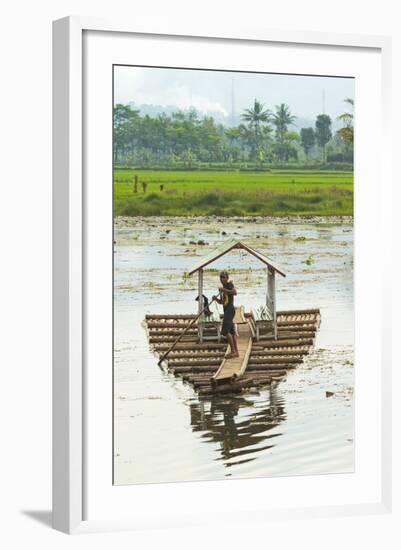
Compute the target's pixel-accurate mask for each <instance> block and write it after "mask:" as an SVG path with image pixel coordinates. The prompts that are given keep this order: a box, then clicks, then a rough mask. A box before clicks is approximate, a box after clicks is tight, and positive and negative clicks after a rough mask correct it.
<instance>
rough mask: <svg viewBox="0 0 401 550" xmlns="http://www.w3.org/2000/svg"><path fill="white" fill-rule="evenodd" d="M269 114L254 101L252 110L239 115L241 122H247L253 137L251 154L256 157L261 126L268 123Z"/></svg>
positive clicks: (246, 110)
mask: <svg viewBox="0 0 401 550" xmlns="http://www.w3.org/2000/svg"><path fill="white" fill-rule="evenodd" d="M270 117H271V112H270V111H269V110H268V109H265V108H264V105H263V103H260V101H258V100H257V99H255V101H254V104H253V108H252V109H245V111H244V112H243V114H242V115H241V118H242V120H245V122H248V124H249V127H250V128H251V129H252V131H253V135H254V148H253V153H254V155H257V154H258V152H259V151H260V148H261V137H262V136H261V131H260V130H261V125H262V123H268V122H269V121H270Z"/></svg>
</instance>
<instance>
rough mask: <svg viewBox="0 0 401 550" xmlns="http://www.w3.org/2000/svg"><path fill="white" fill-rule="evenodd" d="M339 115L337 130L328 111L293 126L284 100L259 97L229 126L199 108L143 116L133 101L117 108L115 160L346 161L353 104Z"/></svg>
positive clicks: (349, 157)
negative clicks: (268, 103) (270, 102)
mask: <svg viewBox="0 0 401 550" xmlns="http://www.w3.org/2000/svg"><path fill="white" fill-rule="evenodd" d="M345 102H346V103H347V105H348V106H350V107H351V112H345V113H342V114H341V115H340V116H339V117H337V118H338V120H340V121H341V122H342V124H343V127H342V128H340V129H339V130H337V131H336V132H333V129H332V120H331V118H330V117H329V116H328V115H326V114H319V115H317V117H316V120H315V125H314V127H308V128H301V129H300V131H299V132H297V131H295V130H294V129H292V128H291V127H293V126H294V125H295V121H296V116H295V115H294V114H293V113H292V112H291V110H290V107H289V106H288V105H286V104H285V103H282V104H280V105H277V106H276V107H275V110H274V111H271V110H269V109H267V108H265V106H264V105H263V103H261V102H260V101H258V100H257V99H255V100H254V103H253V105H252V107H250V108H249V109H245V110H244V111H243V113H242V114H241V123H240V124H239V125H238V126H233V127H226V126H224V125H222V124H221V123H218V122H216V121H215V119H214V118H213V117H212V116H203V117H200V116H199V114H198V113H197V111H196V110H195V109H190V110H189V111H177V112H175V113H173V114H171V115H170V116H168V115H166V114H164V113H163V114H160V115H158V116H156V117H151V116H149V115H141V113H140V111H138V110H135V109H132V108H131V107H130V106H129V105H122V104H117V105H116V106H115V107H114V136H113V144H114V163H115V164H128V165H141V166H150V165H152V164H153V165H168V166H174V165H178V164H183V165H184V166H187V167H188V168H192V167H194V166H195V165H196V164H197V163H211V164H213V163H226V164H237V163H246V162H251V163H253V164H257V165H260V166H263V165H265V164H269V163H285V162H299V163H302V162H308V161H309V160H314V161H320V162H322V163H325V162H328V161H343V162H344V161H345V162H352V157H353V113H352V110H353V106H354V102H353V100H352V99H349V98H347V99H346V100H345Z"/></svg>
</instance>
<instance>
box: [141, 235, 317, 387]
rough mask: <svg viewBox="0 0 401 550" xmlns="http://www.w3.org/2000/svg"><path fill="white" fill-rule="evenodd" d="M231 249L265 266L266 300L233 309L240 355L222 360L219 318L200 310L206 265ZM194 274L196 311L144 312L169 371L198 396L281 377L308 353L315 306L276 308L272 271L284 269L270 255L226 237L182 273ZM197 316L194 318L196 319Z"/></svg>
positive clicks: (151, 337) (314, 328) (152, 339)
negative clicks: (252, 306) (248, 307)
mask: <svg viewBox="0 0 401 550" xmlns="http://www.w3.org/2000/svg"><path fill="white" fill-rule="evenodd" d="M232 250H241V251H245V252H247V253H248V254H250V255H252V256H254V257H255V258H257V259H258V260H259V261H260V262H262V263H263V264H264V265H265V266H266V275H267V279H266V283H267V284H266V290H267V294H266V301H265V304H263V305H262V306H261V307H259V308H258V309H257V310H256V311H252V312H251V313H245V311H244V308H243V307H242V306H240V307H239V308H236V316H235V319H234V322H235V323H236V325H237V328H238V350H239V353H240V356H239V358H233V359H226V358H225V355H226V353H227V344H226V343H223V342H222V340H221V332H220V326H221V320H220V318H219V315H218V316H217V319H214V318H213V316H212V317H210V316H209V317H206V316H205V314H204V310H203V309H202V308H203V273H204V270H205V268H206V267H207V266H208V265H209V264H211V263H212V262H214V261H215V260H217V259H218V258H221V257H222V256H224V255H225V254H227V253H228V252H230V251H232ZM194 273H197V274H198V315H197V316H195V315H147V316H146V325H147V329H148V335H149V343H150V344H151V346H152V347H153V349H154V350H155V352H156V353H158V354H159V356H160V359H159V364H160V363H161V362H164V363H166V364H167V367H168V369H169V370H171V371H173V372H174V374H177V375H181V376H182V378H183V379H184V380H187V381H189V382H191V383H192V384H193V385H194V387H195V388H196V389H198V391H199V393H200V394H208V393H215V392H219V393H231V392H239V391H242V389H243V388H247V387H251V386H259V385H265V384H270V383H271V381H272V380H281V379H282V378H283V377H284V376H285V375H286V373H287V371H288V370H289V369H292V368H294V367H296V365H297V364H299V363H302V361H303V358H304V356H305V355H306V354H308V353H309V351H310V349H311V347H312V345H313V343H314V339H315V335H316V331H317V329H318V327H319V324H320V312H319V310H318V309H309V310H294V311H281V312H277V311H276V274H279V275H281V276H282V277H285V273H284V271H283V270H282V268H280V267H279V266H278V265H277V264H276V263H275V262H274V261H273V260H272V259H271V258H269V257H268V256H265V255H264V254H262V253H261V252H259V251H257V250H255V249H254V248H252V247H250V246H249V245H248V244H245V243H243V242H241V241H237V240H229V241H226V242H223V243H221V244H220V246H219V247H218V248H217V249H216V250H214V251H213V252H211V253H210V254H208V255H207V256H205V257H203V258H201V259H199V260H198V261H197V263H196V264H195V265H194V266H193V267H192V269H190V270H189V271H188V273H187V275H188V276H189V275H192V274H194ZM195 317H196V321H195Z"/></svg>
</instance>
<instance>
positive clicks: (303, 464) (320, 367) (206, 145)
mask: <svg viewBox="0 0 401 550" xmlns="http://www.w3.org/2000/svg"><path fill="white" fill-rule="evenodd" d="M354 86H355V80H354V78H352V77H345V76H342V75H330V76H327V75H325V76H322V75H314V74H310V75H309V74H285V73H267V72H266V73H264V72H250V71H243V72H240V71H230V70H215V69H213V70H210V69H208V68H207V67H206V68H201V69H200V68H191V67H188V68H176V67H156V66H133V65H132V66H131V65H113V105H110V112H111V113H112V115H111V116H112V128H111V129H110V131H112V133H113V136H112V137H113V150H112V151H110V162H112V164H113V181H112V182H111V183H110V185H111V186H112V194H113V241H112V242H111V243H110V255H111V256H112V257H113V367H112V368H113V373H112V374H113V388H112V391H113V411H112V413H113V449H112V452H113V484H114V485H130V484H143V483H163V482H178V481H207V480H223V479H224V480H229V479H240V478H248V479H249V478H268V477H277V476H295V475H297V476H299V475H321V474H342V473H352V472H353V471H354V458H355V457H354V455H355V441H354V416H355V414H354V390H355V372H354V270H353V256H354V222H353V220H354V218H353V204H354V125H355V120H354V107H355V102H354Z"/></svg>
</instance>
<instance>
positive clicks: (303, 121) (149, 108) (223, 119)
mask: <svg viewBox="0 0 401 550" xmlns="http://www.w3.org/2000/svg"><path fill="white" fill-rule="evenodd" d="M129 106H130V107H131V109H135V110H137V111H139V112H140V113H141V115H149V116H151V117H156V116H158V115H161V114H163V113H164V114H166V115H167V116H171V115H172V114H173V113H176V112H177V111H179V110H183V111H188V110H189V109H180V108H179V107H177V106H176V105H153V104H146V103H142V104H141V105H138V104H136V103H135V102H134V101H131V102H130V103H129ZM193 109H194V110H195V111H197V113H198V115H199V117H203V116H212V117H213V118H214V120H215V121H216V122H218V123H220V124H223V126H228V127H230V126H238V125H239V124H241V122H242V120H241V115H240V114H235V115H234V118H233V117H232V116H231V115H227V116H225V115H224V114H223V113H221V112H219V111H215V112H213V111H207V112H201V111H199V109H195V108H194V107H193ZM309 127H312V128H314V127H315V120H314V119H311V118H305V117H297V118H296V120H295V123H294V124H293V125H291V126H290V129H291V130H296V131H297V132H299V131H300V130H301V128H309ZM332 127H333V130H338V129H339V128H341V122H340V121H338V120H336V119H335V118H333V117H332Z"/></svg>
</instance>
